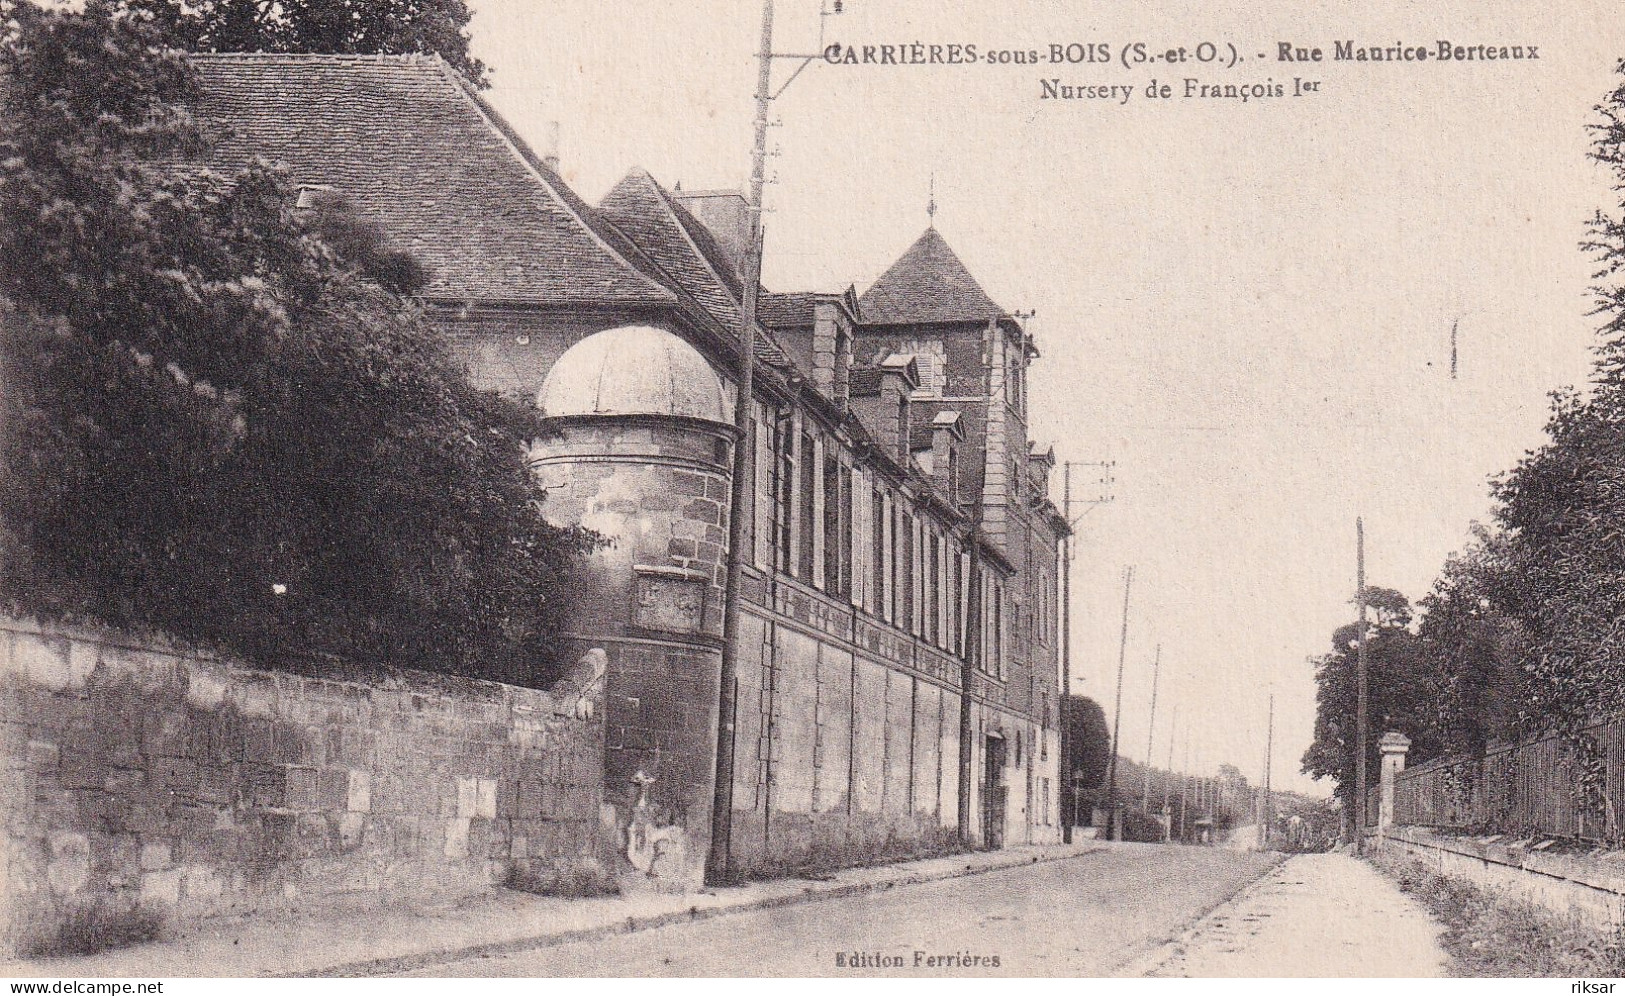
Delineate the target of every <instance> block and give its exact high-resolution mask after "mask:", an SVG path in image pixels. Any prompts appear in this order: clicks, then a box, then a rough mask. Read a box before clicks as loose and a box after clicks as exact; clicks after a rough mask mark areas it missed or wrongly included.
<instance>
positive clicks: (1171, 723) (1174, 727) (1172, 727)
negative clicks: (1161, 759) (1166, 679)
mask: <svg viewBox="0 0 1625 996" xmlns="http://www.w3.org/2000/svg"><path fill="white" fill-rule="evenodd" d="M1178 730H1179V703H1178V702H1175V703H1174V714H1173V716H1172V717H1170V718H1169V720H1168V767H1167V768H1166V769H1165V770H1166V772H1167V773H1166V775H1165V776H1164V777H1163V779H1162V815H1163V816H1165V817H1167V819H1168V833H1167V838H1168V839H1170V840H1171V839H1172V838H1173V833H1174V811H1173V809H1171V808H1170V804H1171V803H1172V802H1173V793H1174V783H1173V777H1174V734H1175V733H1176V732H1178Z"/></svg>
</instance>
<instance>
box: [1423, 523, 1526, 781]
mask: <svg viewBox="0 0 1625 996" xmlns="http://www.w3.org/2000/svg"><path fill="white" fill-rule="evenodd" d="M1474 535H1475V539H1474V542H1473V543H1472V545H1471V546H1469V547H1468V548H1467V549H1466V550H1464V551H1463V552H1461V553H1458V554H1455V555H1452V556H1451V557H1450V559H1449V560H1447V561H1446V562H1445V565H1444V569H1443V570H1442V571H1441V572H1440V574H1439V577H1438V579H1437V580H1435V581H1434V583H1433V589H1432V591H1430V592H1429V593H1428V594H1427V595H1426V596H1425V597H1424V598H1423V599H1422V601H1421V603H1420V606H1421V608H1422V610H1423V613H1424V614H1423V616H1422V621H1421V625H1420V626H1419V627H1418V628H1417V636H1418V637H1419V638H1420V640H1421V653H1422V654H1423V655H1424V656H1425V657H1426V658H1428V660H1429V662H1430V663H1431V665H1432V666H1433V667H1436V668H1437V669H1438V671H1439V673H1440V679H1441V680H1440V683H1439V686H1438V689H1437V691H1436V696H1437V701H1438V713H1439V714H1438V721H1439V726H1440V729H1441V732H1442V734H1443V736H1444V738H1445V742H1446V748H1447V752H1448V753H1450V754H1453V755H1456V756H1461V757H1479V756H1482V755H1483V753H1484V751H1485V749H1486V748H1488V747H1489V745H1490V744H1492V743H1496V742H1501V743H1509V742H1515V741H1516V740H1518V738H1519V737H1520V735H1521V734H1523V733H1524V732H1526V724H1527V722H1528V720H1529V719H1530V718H1531V716H1532V713H1531V712H1530V711H1529V705H1530V702H1531V687H1530V684H1529V681H1528V676H1527V675H1526V673H1525V670H1524V663H1525V661H1526V659H1527V658H1528V654H1529V647H1528V639H1527V634H1526V632H1525V629H1524V627H1523V625H1522V624H1521V623H1520V622H1519V620H1518V618H1517V617H1516V616H1513V615H1510V614H1508V613H1507V612H1506V611H1505V609H1504V608H1503V606H1502V600H1501V597H1500V596H1501V593H1502V588H1503V587H1504V582H1505V579H1506V570H1507V566H1506V556H1507V552H1508V551H1507V542H1506V538H1505V536H1504V535H1502V534H1500V533H1496V532H1492V531H1491V530H1489V529H1488V528H1486V527H1483V526H1475V527H1474Z"/></svg>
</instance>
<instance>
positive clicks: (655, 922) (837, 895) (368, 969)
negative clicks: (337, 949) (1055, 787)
mask: <svg viewBox="0 0 1625 996" xmlns="http://www.w3.org/2000/svg"><path fill="white" fill-rule="evenodd" d="M1052 846H1055V845H1052ZM1061 846H1064V845H1061ZM1074 847H1076V848H1077V849H1076V850H1072V851H1069V852H1067V853H1062V854H1012V855H1011V859H1010V860H1004V861H990V862H989V863H987V864H985V865H976V864H967V865H963V866H956V867H954V868H950V869H943V870H940V871H932V870H926V869H916V870H913V871H909V872H905V873H903V874H901V875H898V876H895V877H888V878H884V879H876V880H873V881H864V882H842V883H834V884H828V885H826V884H824V883H814V884H813V885H809V886H807V887H806V888H804V889H802V890H801V891H799V892H791V893H784V894H780V895H769V896H761V897H758V898H754V899H745V900H742V901H740V902H736V903H723V904H718V905H716V906H707V907H699V906H690V907H689V908H688V909H686V910H670V911H667V912H664V913H651V914H645V915H644V916H630V917H627V918H626V919H625V920H619V921H616V922H614V923H606V924H601V925H599V926H595V927H582V928H578V929H575V930H567V931H560V932H558V933H553V934H545V933H544V934H536V935H533V936H530V937H521V938H514V939H510V940H505V941H493V942H490V943H485V944H465V945H463V946H461V947H449V948H444V949H440V950H435V951H421V952H417V953H414V954H409V955H397V956H393V957H388V958H375V959H369V960H364V961H352V962H342V963H339V964H336V965H330V966H327V967H325V968H316V969H310V970H308V971H304V972H299V973H296V974H289V975H280V976H271V978H356V977H361V976H370V975H379V974H384V973H389V972H405V971H410V970H412V969H414V968H421V967H424V966H426V965H433V964H436V963H439V962H445V961H450V960H453V959H460V958H476V957H480V956H482V955H496V954H511V953H513V952H517V951H530V950H534V949H537V948H550V947H557V946H559V945H561V944H573V943H576V942H578V941H591V940H596V939H598V938H602V937H610V936H613V935H616V934H632V933H637V932H639V931H644V930H653V929H655V928H658V927H667V926H671V925H672V924H677V923H698V922H699V921H701V920H709V919H712V918H714V917H719V916H728V915H730V914H734V913H747V912H751V911H753V910H764V909H774V908H777V907H781V906H796V905H799V904H801V903H811V902H818V901H820V900H826V899H843V898H846V897H849V896H860V895H863V894H865V893H870V892H881V891H885V890H887V889H894V888H896V887H898V886H905V885H920V884H922V883H925V882H940V881H946V880H948V879H955V878H970V877H972V876H975V875H983V874H986V873H988V872H996V871H1006V870H1008V869H1011V868H1027V867H1031V866H1033V865H1040V864H1048V863H1050V862H1054V861H1067V860H1070V859H1072V858H1078V857H1082V856H1083V855H1086V854H1097V853H1099V852H1102V851H1106V850H1110V847H1109V845H1106V844H1099V845H1095V846H1089V845H1074ZM781 881H782V880H781Z"/></svg>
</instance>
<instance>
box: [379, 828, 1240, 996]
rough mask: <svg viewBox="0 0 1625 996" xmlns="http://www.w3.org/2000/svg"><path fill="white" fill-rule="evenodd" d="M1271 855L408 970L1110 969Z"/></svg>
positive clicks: (1125, 868)
mask: <svg viewBox="0 0 1625 996" xmlns="http://www.w3.org/2000/svg"><path fill="white" fill-rule="evenodd" d="M1270 863H1271V859H1270V858H1268V857H1265V856H1262V855H1257V854H1251V853H1246V852H1238V851H1233V850H1228V849H1221V848H1203V847H1178V846H1160V845H1149V844H1119V845H1115V847H1114V848H1113V849H1112V850H1109V851H1101V852H1097V853H1092V854H1086V855H1083V856H1081V857H1077V858H1072V859H1068V860H1065V861H1055V862H1050V863H1046V864H1041V865H1035V866H1032V867H1024V868H1015V869H1009V870H1006V871H999V872H991V873H988V874H984V875H975V876H971V877H967V878H959V879H950V880H946V881H940V882H931V883H926V884H921V885H914V886H906V887H901V888H896V889H892V890H889V891H886V892H881V893H875V894H869V895H863V896H855V897H850V898H846V899H835V900H828V901H823V902H812V903H805V904H801V905H796V906H786V907H780V908H777V909H767V910H758V911H753V912H749V913H741V914H736V915H730V916H722V917H717V918H715V919H711V920H705V921H700V922H697V923H691V924H679V925H674V926H671V927H664V928H660V929H658V930H649V931H642V932H638V933H634V934H624V935H616V936H612V937H608V938H604V939H601V940H597V941H592V942H582V943H575V944H566V945H561V946H557V947H548V948H538V949H535V950H532V951H523V952H518V953H513V954H504V955H492V956H488V957H477V958H468V959H462V960H456V961H449V962H445V963H441V964H435V965H429V966H425V967H422V968H419V969H417V970H415V971H413V972H411V973H409V974H412V975H418V976H431V977H432V976H537V977H545V976H718V975H723V976H730V975H745V976H753V975H754V976H800V975H820V976H842V975H854V976H873V975H897V976H914V975H917V976H939V975H940V976H944V977H955V976H961V975H1015V976H1023V975H1038V976H1102V975H1111V974H1113V973H1114V971H1115V970H1116V969H1118V968H1119V967H1120V966H1123V965H1125V964H1126V963H1127V962H1129V961H1131V960H1133V959H1135V958H1136V957H1139V956H1142V955H1145V954H1146V953H1147V952H1149V951H1151V950H1152V949H1153V948H1154V947H1155V946H1156V945H1159V944H1162V943H1164V942H1166V941H1168V940H1170V939H1172V938H1173V937H1175V936H1177V935H1178V934H1179V933H1181V932H1182V931H1183V930H1184V928H1185V927H1187V926H1188V925H1189V924H1190V923H1191V922H1192V921H1193V920H1194V919H1195V918H1197V917H1198V916H1200V915H1201V914H1203V913H1205V912H1206V911H1208V910H1209V909H1211V908H1213V907H1214V906H1216V905H1218V904H1219V903H1221V902H1223V901H1224V900H1226V899H1228V898H1229V897H1231V896H1232V895H1234V894H1235V893H1237V892H1238V891H1240V890H1241V889H1242V888H1244V887H1245V886H1246V885H1248V884H1249V883H1250V882H1252V881H1254V880H1255V879H1257V878H1258V877H1259V876H1260V875H1261V874H1263V873H1264V872H1265V871H1266V870H1267V869H1268V868H1269V866H1270ZM917 952H918V954H916V953H917ZM854 954H855V955H856V956H857V958H856V960H857V962H858V964H857V965H856V966H852V965H851V962H852V961H853V960H854V959H853V957H852V955H854ZM945 956H946V957H945ZM994 957H997V959H998V964H997V966H994V965H992V964H991V960H992V959H993V958H994ZM932 958H936V959H938V961H937V963H936V964H931V963H930V962H929V959H932ZM970 959H976V962H975V963H970V964H967V962H968V961H969V960H970ZM877 961H879V962H880V963H881V964H876V962H877Z"/></svg>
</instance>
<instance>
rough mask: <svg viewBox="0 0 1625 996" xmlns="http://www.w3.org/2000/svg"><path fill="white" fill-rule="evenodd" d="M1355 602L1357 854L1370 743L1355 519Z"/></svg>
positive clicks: (1361, 848)
mask: <svg viewBox="0 0 1625 996" xmlns="http://www.w3.org/2000/svg"><path fill="white" fill-rule="evenodd" d="M1354 544H1355V551H1354V558H1355V559H1354V563H1355V594H1354V599H1355V601H1356V602H1358V603H1359V606H1360V629H1359V633H1358V635H1357V636H1356V640H1357V641H1358V643H1357V644H1356V650H1355V655H1356V658H1357V660H1356V664H1355V669H1356V670H1355V673H1356V675H1357V677H1356V679H1355V696H1356V698H1355V702H1354V853H1355V854H1364V853H1365V742H1366V736H1367V734H1366V728H1365V726H1366V714H1365V712H1366V692H1367V689H1366V670H1365V668H1366V660H1365V521H1364V520H1363V519H1360V518H1356V519H1355V520H1354Z"/></svg>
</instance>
